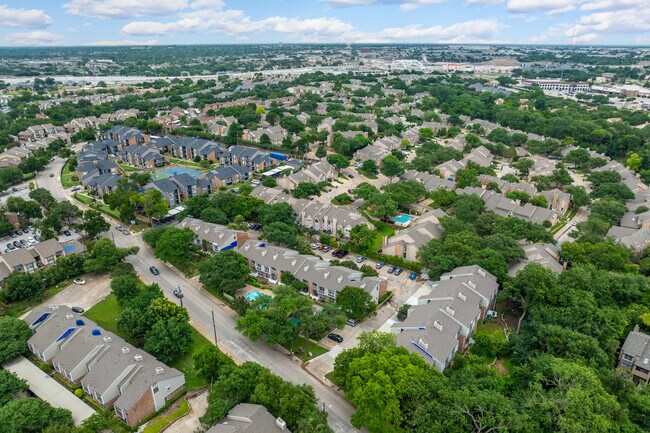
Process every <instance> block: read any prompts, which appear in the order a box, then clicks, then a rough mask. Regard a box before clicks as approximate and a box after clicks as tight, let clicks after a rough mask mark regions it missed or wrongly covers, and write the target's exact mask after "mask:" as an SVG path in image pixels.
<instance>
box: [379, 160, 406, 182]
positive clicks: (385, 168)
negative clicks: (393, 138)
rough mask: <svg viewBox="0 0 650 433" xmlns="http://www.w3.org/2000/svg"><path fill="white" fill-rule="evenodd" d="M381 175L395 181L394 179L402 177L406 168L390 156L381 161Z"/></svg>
mask: <svg viewBox="0 0 650 433" xmlns="http://www.w3.org/2000/svg"><path fill="white" fill-rule="evenodd" d="M381 164H382V166H381V173H382V174H383V175H384V176H386V177H387V178H388V179H390V181H391V182H392V181H393V178H394V177H398V176H401V175H402V174H403V173H404V166H403V165H402V163H401V162H400V161H399V159H397V158H395V157H394V156H393V155H388V156H386V157H384V159H382V160H381Z"/></svg>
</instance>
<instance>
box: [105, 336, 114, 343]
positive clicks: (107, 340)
mask: <svg viewBox="0 0 650 433" xmlns="http://www.w3.org/2000/svg"><path fill="white" fill-rule="evenodd" d="M111 340H112V338H111V337H109V336H108V335H104V343H110V341H111Z"/></svg>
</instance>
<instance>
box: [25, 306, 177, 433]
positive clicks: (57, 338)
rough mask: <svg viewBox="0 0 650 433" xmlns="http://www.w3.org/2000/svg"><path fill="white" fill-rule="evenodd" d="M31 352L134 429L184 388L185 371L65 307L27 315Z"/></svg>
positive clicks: (45, 309) (54, 307)
mask: <svg viewBox="0 0 650 433" xmlns="http://www.w3.org/2000/svg"><path fill="white" fill-rule="evenodd" d="M23 320H24V321H25V323H27V325H28V326H29V327H30V329H32V331H33V332H34V334H33V335H32V337H31V338H30V339H29V340H28V341H27V346H28V347H29V350H30V351H31V352H32V353H33V354H34V355H35V356H36V357H37V358H38V359H39V360H41V361H42V362H45V363H48V364H51V365H52V367H54V369H56V371H57V372H58V373H59V374H60V375H61V376H62V377H64V378H65V379H66V380H67V381H69V382H70V383H73V384H80V385H81V386H82V388H83V390H84V392H85V394H86V395H88V396H89V397H90V398H92V399H93V400H94V401H95V402H97V404H99V405H101V406H102V407H104V408H107V409H109V408H113V410H114V411H115V414H116V415H117V416H118V418H120V419H121V420H122V421H124V422H125V423H127V424H128V425H129V426H131V427H133V426H136V425H137V424H139V423H140V422H142V421H143V420H144V419H145V418H147V417H148V416H149V415H151V414H153V413H155V412H156V411H158V410H160V409H162V408H163V406H165V404H166V403H167V402H168V401H169V400H171V399H172V398H174V397H175V396H176V395H178V394H179V393H181V392H183V390H184V389H185V376H184V375H183V373H181V372H180V371H178V370H176V369H174V368H171V367H169V366H167V365H165V364H163V363H162V362H160V361H158V360H156V358H154V357H153V356H151V355H150V354H148V353H147V352H145V351H143V350H142V349H138V348H136V347H134V346H132V345H130V344H129V343H127V342H126V341H124V340H123V339H122V338H120V337H119V336H117V335H115V334H113V333H111V332H107V331H105V330H104V329H102V328H100V327H99V326H98V325H97V324H96V323H94V322H93V321H91V320H89V319H87V318H86V317H83V316H80V315H78V314H76V313H74V312H73V311H72V310H71V309H70V307H68V306H65V305H53V306H50V307H37V308H35V309H34V310H32V311H31V312H30V313H29V314H28V315H27V316H26V317H25V318H24V319H23Z"/></svg>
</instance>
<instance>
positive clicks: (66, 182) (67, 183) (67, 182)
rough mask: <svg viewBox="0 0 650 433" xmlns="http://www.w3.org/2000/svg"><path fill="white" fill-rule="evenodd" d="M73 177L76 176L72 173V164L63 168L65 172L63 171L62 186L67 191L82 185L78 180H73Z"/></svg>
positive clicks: (67, 164)
mask: <svg viewBox="0 0 650 433" xmlns="http://www.w3.org/2000/svg"><path fill="white" fill-rule="evenodd" d="M73 176H75V174H74V173H72V172H71V171H70V163H69V162H68V163H66V164H65V165H64V166H63V170H62V171H61V185H63V188H66V189H67V188H72V187H73V186H77V185H81V184H80V183H79V180H78V179H77V180H73V179H72V177H73Z"/></svg>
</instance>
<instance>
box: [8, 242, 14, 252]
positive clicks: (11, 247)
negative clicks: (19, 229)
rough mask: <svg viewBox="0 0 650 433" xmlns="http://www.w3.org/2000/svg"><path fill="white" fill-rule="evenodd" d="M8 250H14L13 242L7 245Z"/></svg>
mask: <svg viewBox="0 0 650 433" xmlns="http://www.w3.org/2000/svg"><path fill="white" fill-rule="evenodd" d="M7 248H9V249H10V250H12V249H13V248H14V244H12V243H11V242H9V243H8V244H7Z"/></svg>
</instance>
